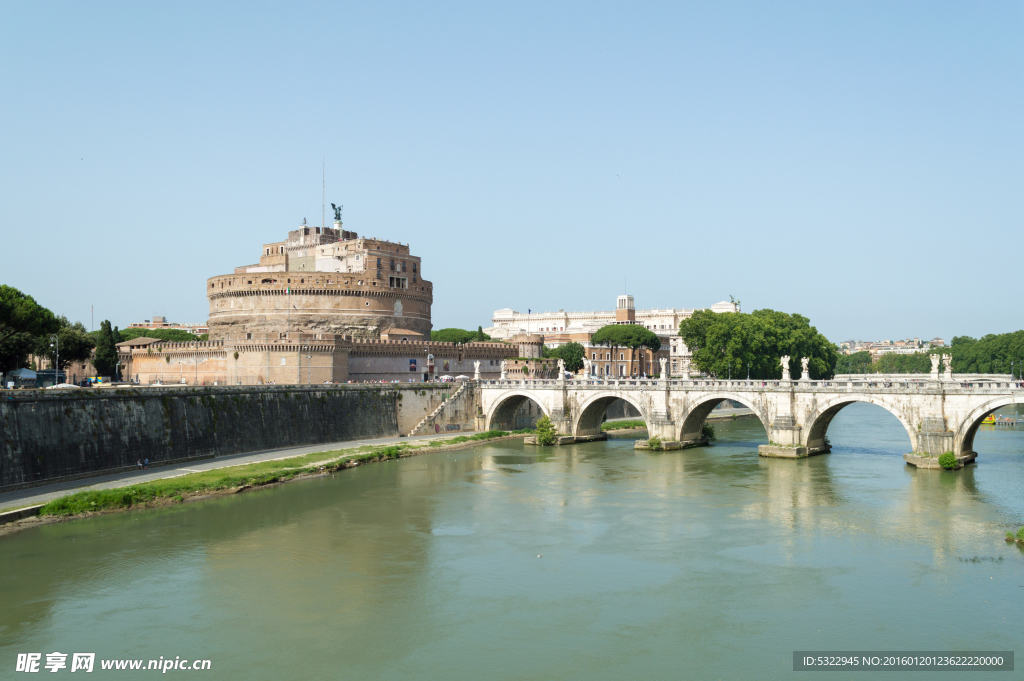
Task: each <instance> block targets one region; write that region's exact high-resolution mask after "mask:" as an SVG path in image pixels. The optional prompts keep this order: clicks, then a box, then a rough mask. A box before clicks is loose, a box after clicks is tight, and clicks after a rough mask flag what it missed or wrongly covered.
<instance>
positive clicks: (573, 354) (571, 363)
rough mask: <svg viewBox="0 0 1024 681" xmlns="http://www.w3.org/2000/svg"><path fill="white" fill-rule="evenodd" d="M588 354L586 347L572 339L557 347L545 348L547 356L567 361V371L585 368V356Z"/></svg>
mask: <svg viewBox="0 0 1024 681" xmlns="http://www.w3.org/2000/svg"><path fill="white" fill-rule="evenodd" d="M585 354H586V348H584V347H583V346H582V345H580V344H579V343H576V342H575V341H570V342H568V343H564V344H563V345H559V346H558V347H557V348H548V347H545V348H544V356H545V357H553V358H555V359H561V360H562V361H563V362H565V369H566V371H572V372H574V373H575V372H577V371H579V370H580V369H582V368H583V356H584V355H585Z"/></svg>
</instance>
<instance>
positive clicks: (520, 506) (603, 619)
mask: <svg viewBox="0 0 1024 681" xmlns="http://www.w3.org/2000/svg"><path fill="white" fill-rule="evenodd" d="M717 428H718V434H719V442H718V443H717V444H716V445H715V446H713V447H709V448H703V449H693V450H686V451H675V452H665V453H655V452H641V451H635V450H634V449H633V448H632V445H633V441H632V440H630V439H613V440H610V441H608V442H602V443H590V444H586V445H576V446H569V447H559V448H545V449H538V448H535V447H526V446H524V445H523V444H522V443H521V442H520V441H518V440H516V441H504V442H499V443H495V444H492V445H485V446H480V447H477V448H475V449H470V450H463V451H457V452H447V453H436V454H431V455H427V456H421V457H414V458H410V459H404V460H401V461H395V462H388V463H380V464H373V465H368V466H364V467H359V468H356V469H352V470H348V471H343V472H340V473H338V474H337V475H335V476H333V477H327V478H322V479H315V480H309V481H300V482H294V483H290V484H286V485H282V486H278V487H275V488H272V489H267V490H260V491H257V492H253V493H249V494H241V495H236V496H231V497H223V498H216V499H211V500H207V501H202V502H197V503H193V504H185V505H182V506H176V507H172V508H169V509H162V510H151V511H136V512H130V513H122V514H114V515H107V516H102V517H97V518H92V519H88V520H81V521H75V522H69V523H62V524H57V525H49V526H44V527H39V528H36V529H32V530H28V531H24V532H20V533H17V534H14V535H11V536H8V537H6V538H2V539H0V678H17V677H20V676H23V675H22V674H17V673H15V671H14V670H15V659H16V657H17V654H18V653H28V652H39V653H43V662H44V663H45V660H46V657H45V654H46V653H50V652H54V651H60V652H64V653H73V652H95V653H96V657H97V662H96V670H95V671H94V672H93V675H94V676H100V677H104V676H110V677H116V678H135V677H144V678H152V677H153V675H154V674H155V673H156V672H153V671H140V672H131V671H103V670H101V669H100V668H99V666H100V662H99V660H101V659H117V658H125V659H132V658H134V659H146V660H148V659H154V658H159V657H160V656H163V657H164V658H172V659H173V658H175V657H176V656H180V657H182V658H186V659H190V660H191V659H196V658H203V659H209V660H211V662H212V668H211V669H210V670H209V671H200V672H193V671H187V672H183V671H177V670H171V671H169V672H167V674H169V675H170V676H180V675H182V674H186V675H195V676H196V677H201V678H230V679H320V678H324V679H467V680H468V679H473V680H490V679H581V680H583V679H586V680H595V679H764V678H799V679H814V678H828V679H846V678H854V679H865V680H866V679H869V678H886V679H889V678H897V677H898V678H904V677H906V676H908V675H909V677H910V678H912V679H922V680H923V679H928V678H941V679H947V680H951V679H954V678H960V676H961V674H957V673H932V672H903V673H899V672H885V673H875V672H867V673H845V672H794V671H793V670H792V655H793V651H794V650H947V651H958V650H1014V651H1016V652H1017V653H1018V654H1019V653H1021V652H1022V651H1024V614H1022V613H1024V607H1022V606H1024V551H1021V550H1020V549H1019V548H1018V547H1017V546H1016V545H1013V544H1007V543H1006V542H1005V541H1004V540H1003V535H1004V532H1005V530H1007V529H1013V530H1016V529H1017V527H1019V526H1020V524H1021V523H1024V428H1019V429H1017V430H1014V429H998V430H996V429H994V428H992V427H983V428H982V432H981V433H980V434H979V435H978V438H977V440H976V443H975V449H977V451H978V452H979V454H980V456H979V459H978V464H977V465H976V466H973V467H968V468H967V469H965V470H962V471H958V472H955V473H951V472H942V471H918V470H915V469H913V468H910V467H908V466H906V465H905V464H904V463H903V461H902V458H901V456H902V454H903V453H904V452H905V451H907V449H908V448H909V439H908V438H907V435H906V433H905V432H904V431H903V429H902V426H901V425H900V424H899V422H898V421H897V420H896V419H895V418H894V417H892V416H891V415H889V414H888V413H886V412H885V411H883V410H882V409H881V408H877V407H872V406H869V405H853V406H851V407H849V408H847V409H846V410H844V411H843V412H842V413H841V414H840V415H839V416H838V417H837V418H836V420H835V421H834V422H833V425H832V426H831V428H830V432H829V435H830V438H831V440H832V442H833V445H834V448H835V449H834V451H833V452H832V453H831V454H829V455H825V456H818V457H814V458H811V459H805V460H799V461H794V460H780V459H762V458H759V457H758V456H757V445H758V444H759V443H763V442H765V441H766V440H765V435H764V431H763V429H762V428H761V426H760V424H759V422H758V421H757V420H756V419H740V420H736V421H731V422H724V423H719V424H718V426H717ZM70 661H71V658H70V656H69V658H68V668H67V669H63V670H62V671H61V672H59V673H61V674H67V673H70V666H71V664H70ZM1022 667H1024V660H1018V661H1017V668H1018V669H1021V668H1022ZM41 671H42V673H44V674H47V675H48V676H49V672H47V671H46V670H45V669H42V670H41ZM76 673H77V672H76ZM1022 676H1024V674H1022V673H1021V672H1019V671H1018V672H977V673H971V674H970V675H969V676H968V678H971V679H979V680H980V679H984V678H996V679H1006V680H1008V679H1011V678H1021V677H1022ZM87 678H88V677H87Z"/></svg>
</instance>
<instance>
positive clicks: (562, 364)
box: [558, 357, 565, 381]
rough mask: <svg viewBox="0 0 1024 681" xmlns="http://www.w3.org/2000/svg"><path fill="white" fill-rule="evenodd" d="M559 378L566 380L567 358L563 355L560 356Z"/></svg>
mask: <svg viewBox="0 0 1024 681" xmlns="http://www.w3.org/2000/svg"><path fill="white" fill-rule="evenodd" d="M558 380H559V381H564V380H565V360H564V359H562V358H561V357H559V358H558Z"/></svg>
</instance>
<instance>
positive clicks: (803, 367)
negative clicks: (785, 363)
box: [800, 357, 811, 381]
mask: <svg viewBox="0 0 1024 681" xmlns="http://www.w3.org/2000/svg"><path fill="white" fill-rule="evenodd" d="M810 363H811V358H810V357H801V358H800V380H801V381H809V380H811V370H810V369H809V368H807V365H808V364H810Z"/></svg>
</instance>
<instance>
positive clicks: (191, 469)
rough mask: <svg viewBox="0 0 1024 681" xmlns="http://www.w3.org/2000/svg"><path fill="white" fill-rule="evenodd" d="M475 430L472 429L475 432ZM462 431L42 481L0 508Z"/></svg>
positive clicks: (9, 496)
mask: <svg viewBox="0 0 1024 681" xmlns="http://www.w3.org/2000/svg"><path fill="white" fill-rule="evenodd" d="M472 434H473V433H470V435H472ZM456 435H459V433H444V434H441V435H417V436H415V437H402V438H399V437H385V438H380V439H375V440H348V441H346V442H325V443H323V444H319V445H309V446H307V447H285V448H282V449H266V450H263V451H259V452H246V453H244V454H228V455H226V456H218V457H215V458H213V459H200V460H198V461H187V462H185V463H181V464H171V465H170V466H159V467H156V468H147V469H146V470H141V471H140V470H134V471H128V472H126V473H115V474H112V475H98V476H96V477H93V478H82V479H80V480H68V481H67V482H55V483H53V484H52V485H40V486H39V487H29V488H28V489H19V490H15V491H13V492H3V493H0V511H6V510H12V509H16V508H22V507H24V506H35V505H36V504H45V503H47V502H49V501H53V500H54V499H57V498H59V497H62V496H64V495H65V494H69V493H70V492H80V491H83V490H98V489H112V488H114V487H125V486H126V485H134V484H136V483H140V482H150V481H151V480H162V479H164V478H174V477H177V476H179V475H187V474H189V473H198V472H200V471H209V470H213V469H215V468H225V467H227V466H240V465H242V464H247V463H256V462H258V461H273V460H274V459H287V458H290V457H293V456H302V455H304V454H313V453H315V452H329V451H333V450H336V449H355V448H356V447H365V446H367V445H389V444H394V443H396V442H411V441H414V440H435V439H437V438H445V437H455V436H456Z"/></svg>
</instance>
